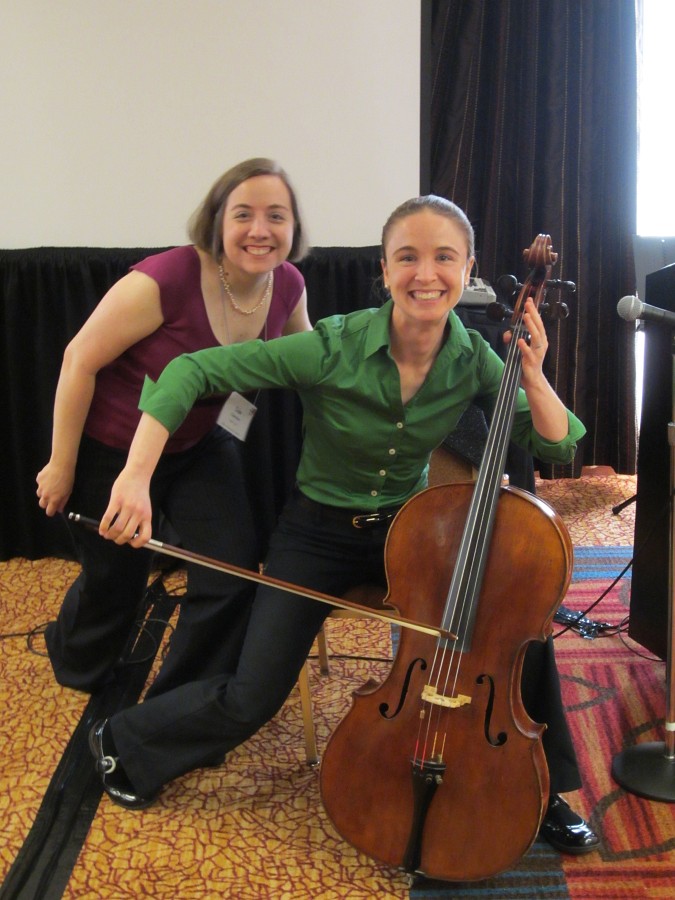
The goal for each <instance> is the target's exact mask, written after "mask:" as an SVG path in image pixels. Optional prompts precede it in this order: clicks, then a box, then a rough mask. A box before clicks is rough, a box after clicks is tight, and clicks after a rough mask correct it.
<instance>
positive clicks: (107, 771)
mask: <svg viewBox="0 0 675 900" xmlns="http://www.w3.org/2000/svg"><path fill="white" fill-rule="evenodd" d="M107 724H108V720H107V719H99V721H98V722H96V723H95V724H94V725H93V726H92V728H91V731H90V732H89V749H90V750H91V753H92V756H93V757H94V759H95V760H96V764H95V765H96V771H97V772H98V774H99V775H100V776H101V782H102V784H103V790H104V791H105V792H106V794H107V795H108V796H109V797H110V799H111V800H113V801H114V802H115V803H117V804H118V805H119V806H124V807H126V809H145V807H146V806H151V805H152V804H153V803H154V802H155V800H156V799H157V797H158V794H155V795H154V796H152V797H141V796H140V795H139V794H137V793H136V792H135V790H134V787H133V785H132V784H131V782H130V781H129V779H128V778H127V775H126V772H125V771H124V769H123V768H122V765H121V763H120V761H119V757H118V756H113V755H112V754H113V753H115V752H116V751H115V750H114V749H113V745H112V738H111V737H110V735H109V734H107V733H106V732H105V727H106V725H107Z"/></svg>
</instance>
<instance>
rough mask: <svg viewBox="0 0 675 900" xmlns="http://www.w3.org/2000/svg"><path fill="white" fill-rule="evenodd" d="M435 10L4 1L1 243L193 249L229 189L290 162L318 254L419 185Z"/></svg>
mask: <svg viewBox="0 0 675 900" xmlns="http://www.w3.org/2000/svg"><path fill="white" fill-rule="evenodd" d="M419 44H420V4H419V2H417V0H247V2H243V0H57V2H55V0H1V3H0V121H1V122H2V130H1V133H0V197H1V198H2V200H1V205H2V217H1V220H0V247H3V248H20V247H37V246H88V247H95V246H107V247H135V246H140V247H152V246H163V245H168V244H176V243H181V242H184V241H185V239H186V238H185V223H186V221H187V219H188V217H189V215H190V214H191V213H192V211H193V209H194V208H195V207H196V206H197V204H198V203H199V201H200V200H201V199H202V197H203V196H204V194H205V193H206V191H207V189H208V188H209V187H210V185H211V183H212V182H213V181H214V180H215V179H216V177H217V176H218V175H220V174H221V173H222V172H223V171H224V170H225V169H227V168H229V166H230V165H232V164H233V163H235V162H238V161H239V160H241V159H245V158H247V157H250V156H272V157H275V158H277V159H279V160H280V161H281V163H282V164H283V165H284V167H285V168H286V169H287V171H288V172H289V174H290V176H291V178H292V180H293V181H294V183H295V185H296V187H297V189H298V193H299V195H300V199H301V202H302V205H303V208H304V212H305V217H306V219H307V224H308V227H309V233H310V239H311V241H312V243H313V244H315V245H317V246H364V245H368V244H376V243H378V242H379V235H380V231H381V227H382V224H383V222H384V219H385V218H386V216H387V215H388V213H389V212H390V211H391V210H392V209H393V208H394V207H395V206H396V205H397V204H398V203H399V202H401V201H402V200H404V199H406V198H407V197H410V196H413V195H414V194H416V193H418V190H419V90H420V87H419V68H420V59H419V56H420V52H419Z"/></svg>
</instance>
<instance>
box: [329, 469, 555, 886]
mask: <svg viewBox="0 0 675 900" xmlns="http://www.w3.org/2000/svg"><path fill="white" fill-rule="evenodd" d="M474 490H475V486H474V484H473V483H466V484H463V483H462V484H447V485H438V486H436V487H432V488H428V489H427V490H425V491H422V492H421V493H420V494H418V495H416V496H415V497H413V498H412V499H411V500H409V501H408V503H407V504H406V505H405V506H404V507H403V508H402V509H401V510H400V512H399V513H398V515H397V517H396V519H395V520H394V522H393V524H392V526H391V528H390V531H389V536H388V539H387V544H386V547H385V565H386V571H387V578H388V583H389V594H388V596H387V599H386V601H385V603H386V604H388V605H392V606H394V607H395V608H396V609H397V610H398V611H399V613H400V614H401V615H407V614H408V612H410V611H414V613H415V615H416V616H418V617H419V618H421V619H422V620H424V621H427V622H438V621H440V619H441V617H442V615H443V610H444V604H445V603H446V598H447V595H448V586H449V584H450V581H451V577H452V574H453V569H454V567H455V564H456V562H457V559H458V548H459V544H460V539H461V536H462V531H463V528H464V524H465V521H466V517H467V511H468V509H469V506H470V503H471V498H472V494H473V491H474ZM571 569H572V544H571V541H570V537H569V534H568V532H567V529H566V528H565V525H564V523H563V522H562V520H561V519H560V517H559V516H558V515H557V514H556V513H555V512H554V511H553V509H551V507H549V506H548V505H547V504H546V503H544V502H543V501H541V500H539V499H538V498H536V497H534V496H533V495H531V494H529V493H528V492H526V491H522V490H519V489H516V488H508V487H501V488H500V489H499V494H498V498H497V501H496V511H495V515H494V526H493V532H492V539H491V542H490V546H489V549H488V551H487V555H486V562H485V569H484V573H483V576H482V582H481V588H480V595H479V598H478V603H477V604H476V610H475V618H474V619H473V623H472V628H471V636H470V639H469V640H467V641H466V642H465V643H464V645H463V648H462V649H461V650H458V649H457V647H458V646H459V643H457V644H456V645H455V648H454V650H453V647H452V642H451V641H448V642H447V644H448V646H447V647H442V648H441V649H442V650H444V651H445V652H442V653H441V660H442V662H441V663H440V666H441V670H440V672H439V671H437V673H436V675H435V676H434V683H435V684H436V685H438V691H437V693H432V695H430V696H432V698H434V697H436V699H432V702H429V703H428V702H425V700H424V698H423V692H425V688H426V687H427V685H428V684H429V678H430V673H431V671H432V670H438V669H439V662H438V658H439V642H438V639H434V638H433V637H430V636H428V635H424V634H419V633H411V632H410V631H408V630H405V633H403V632H402V633H401V636H400V643H399V647H398V650H397V653H396V657H395V660H394V662H393V665H392V669H391V671H390V673H389V675H388V677H387V679H386V680H385V681H384V682H383V683H382V684H381V685H379V686H376V685H373V684H372V683H369V684H368V685H366V686H364V687H363V688H362V689H361V690H359V691H357V692H355V694H354V698H353V704H352V708H351V710H350V712H349V713H348V714H347V716H346V717H345V718H344V719H343V720H342V722H341V723H340V724H339V725H338V727H337V728H336V730H335V731H334V733H333V735H332V736H331V738H330V740H329V743H328V745H327V748H326V750H325V752H324V756H323V761H322V766H321V775H320V783H321V795H322V800H323V804H324V807H325V809H326V811H327V813H328V816H329V817H330V819H331V820H332V822H333V824H334V825H335V827H336V829H337V830H338V832H339V833H340V834H341V835H342V836H343V837H344V838H345V839H346V840H347V841H348V842H349V843H351V844H352V845H353V846H354V847H356V848H357V849H358V850H360V851H362V852H364V853H366V854H368V855H369V856H371V857H373V858H374V859H377V860H379V861H381V862H382V863H384V864H386V865H389V866H394V867H400V868H403V869H405V870H406V871H408V872H410V873H413V872H414V873H421V874H424V875H425V876H427V877H429V878H436V879H442V880H449V881H472V880H480V879H484V878H487V877H489V876H492V875H494V874H496V873H498V872H501V871H504V870H505V869H508V868H509V867H511V866H513V865H514V864H515V863H517V861H518V860H519V859H520V858H521V857H522V856H523V855H524V854H525V853H526V852H527V850H528V849H529V847H530V846H531V845H532V843H533V842H534V840H535V838H536V836H537V832H538V830H539V826H540V824H541V821H542V818H543V816H544V813H545V811H546V804H547V801H548V794H549V781H548V769H547V765H546V760H545V757H544V750H543V747H542V743H541V736H542V733H543V731H544V727H545V726H543V725H541V724H537V723H535V722H533V721H532V720H531V719H530V718H529V716H528V715H527V713H526V711H525V708H524V706H523V703H522V699H521V694H520V676H521V672H522V665H523V659H524V654H525V651H526V648H527V644H528V643H529V642H530V641H532V640H539V641H543V640H545V639H546V637H547V636H548V635H549V634H550V631H551V625H552V620H553V616H554V614H555V612H556V610H557V608H558V606H559V605H560V603H561V602H562V599H563V597H564V595H565V591H566V590H567V587H568V584H569V580H570V575H571ZM392 586H394V588H392ZM441 643H443V642H441ZM448 655H450V656H452V657H453V661H452V664H450V663H448V665H447V668H448V672H447V673H444V672H443V670H442V669H443V666H445V665H446V663H445V662H444V660H445V658H446V657H447V656H448ZM438 695H440V697H439V696H438ZM427 696H429V695H427ZM421 698H422V700H421ZM422 744H424V746H422Z"/></svg>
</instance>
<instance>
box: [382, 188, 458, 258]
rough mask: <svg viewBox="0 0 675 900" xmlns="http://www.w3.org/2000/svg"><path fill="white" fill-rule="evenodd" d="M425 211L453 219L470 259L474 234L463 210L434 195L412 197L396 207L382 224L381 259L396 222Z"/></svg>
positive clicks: (384, 254) (383, 256)
mask: <svg viewBox="0 0 675 900" xmlns="http://www.w3.org/2000/svg"><path fill="white" fill-rule="evenodd" d="M425 209H429V210H431V212H434V213H438V215H440V216H445V217H446V218H448V219H453V220H454V221H455V222H457V224H458V225H459V226H460V228H461V229H462V230H463V231H464V235H465V237H466V246H467V257H468V258H469V259H470V258H471V257H472V256H473V255H474V233H473V226H472V224H471V222H469V219H468V218H467V215H466V213H465V212H464V210H463V209H460V207H459V206H457V204H456V203H453V202H452V200H446V199H445V197H437V196H436V195H435V194H427V195H426V196H425V197H413V198H411V199H410V200H406V201H405V203H401V205H400V206H397V207H396V209H395V210H394V211H393V213H392V214H391V215H390V216H389V218H388V219H387V221H386V222H385V223H384V228H383V229H382V259H386V258H387V255H386V252H385V244H386V243H387V239H388V237H389V233H390V231H391V229H392V228H393V227H394V225H395V224H396V223H397V222H400V220H401V219H405V218H407V217H408V216H412V215H414V214H415V213H418V212H422V211H423V210H425Z"/></svg>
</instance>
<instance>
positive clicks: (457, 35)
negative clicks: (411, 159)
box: [421, 0, 637, 477]
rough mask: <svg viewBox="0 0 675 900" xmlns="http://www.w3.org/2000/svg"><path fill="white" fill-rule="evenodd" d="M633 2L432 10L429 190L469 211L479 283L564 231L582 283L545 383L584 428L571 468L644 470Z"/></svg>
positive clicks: (569, 266)
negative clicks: (639, 425) (627, 305)
mask: <svg viewBox="0 0 675 900" xmlns="http://www.w3.org/2000/svg"><path fill="white" fill-rule="evenodd" d="M635 38H636V11H635V0H593V2H592V3H591V2H586V0H507V2H503V3H495V2H493V0H424V2H423V19H422V140H421V146H422V191H423V192H432V193H436V194H440V195H442V196H445V197H448V198H450V199H452V200H454V201H455V202H456V203H458V204H459V205H460V206H461V207H462V208H463V209H465V210H466V212H467V214H468V215H469V218H470V219H471V220H472V222H473V223H474V226H475V228H476V235H477V251H478V274H479V275H481V276H482V277H484V278H486V279H487V280H488V281H492V282H493V283H494V282H496V280H497V279H498V278H499V277H500V276H501V275H504V274H513V275H516V276H517V277H518V278H519V280H521V281H522V280H523V278H524V277H525V276H526V274H527V272H526V271H525V270H524V263H523V259H522V251H523V249H524V248H527V247H529V246H530V244H531V243H532V241H533V239H534V237H535V236H536V235H537V234H539V233H548V234H550V235H551V237H552V241H553V249H554V250H555V251H557V253H558V255H559V256H558V262H557V265H556V267H555V269H554V271H553V276H554V277H557V278H561V279H564V280H567V281H572V282H574V283H575V284H576V285H577V293H576V294H575V295H574V296H573V297H572V298H571V299H568V300H567V303H568V305H569V307H570V315H569V317H568V318H567V319H565V320H563V321H552V322H550V323H549V324H548V325H547V331H548V334H549V341H550V349H549V353H548V356H547V359H546V363H545V366H546V373H547V375H548V377H549V379H550V381H551V383H552V384H553V385H554V387H555V389H556V391H557V392H558V394H559V395H560V397H561V398H562V399H563V401H564V402H565V404H566V405H567V406H569V407H570V408H572V409H573V410H574V411H575V412H576V413H577V415H578V416H579V417H580V418H581V420H582V421H583V422H584V424H585V425H586V427H587V429H588V434H587V436H586V437H585V439H584V441H583V442H582V444H581V446H580V449H579V452H578V454H577V457H576V460H575V462H574V464H573V466H570V467H550V466H541V467H540V468H541V471H542V474H543V475H544V476H545V477H566V476H571V475H578V474H580V471H581V467H582V466H583V465H609V466H612V467H613V468H614V469H615V470H616V471H617V472H618V473H621V474H632V473H634V472H635V468H636V421H635V401H634V385H635V357H634V343H633V341H634V328H633V327H632V326H630V325H627V323H625V322H624V321H623V320H621V319H620V318H619V316H618V315H617V312H616V305H617V302H618V300H619V298H621V297H622V296H624V295H625V294H629V293H633V291H634V289H635V275H634V263H633V251H632V235H633V234H634V232H635V200H636V180H637V165H636V157H637V119H636V105H637V74H636V43H635Z"/></svg>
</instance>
